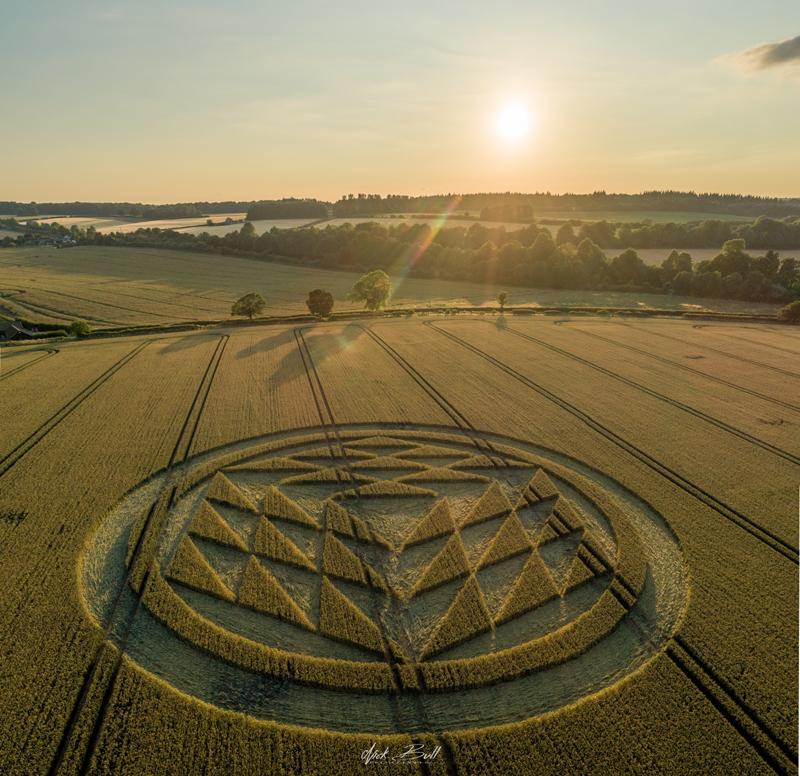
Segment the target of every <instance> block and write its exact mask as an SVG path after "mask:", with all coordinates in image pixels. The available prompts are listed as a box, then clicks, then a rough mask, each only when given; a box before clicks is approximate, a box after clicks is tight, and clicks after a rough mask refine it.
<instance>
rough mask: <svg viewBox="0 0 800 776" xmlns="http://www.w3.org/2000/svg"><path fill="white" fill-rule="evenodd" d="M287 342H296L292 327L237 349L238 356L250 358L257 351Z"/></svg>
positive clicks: (264, 350) (266, 349)
mask: <svg viewBox="0 0 800 776" xmlns="http://www.w3.org/2000/svg"><path fill="white" fill-rule="evenodd" d="M287 342H294V333H293V330H292V329H284V330H283V331H279V332H277V333H276V334H273V335H272V336H269V337H264V339H260V340H257V341H255V342H253V343H252V344H251V345H248V346H247V347H246V348H242V349H241V350H237V351H236V358H250V356H255V355H256V354H257V353H265V352H266V351H269V350H273V349H275V348H277V347H279V346H280V345H285V344H286V343H287Z"/></svg>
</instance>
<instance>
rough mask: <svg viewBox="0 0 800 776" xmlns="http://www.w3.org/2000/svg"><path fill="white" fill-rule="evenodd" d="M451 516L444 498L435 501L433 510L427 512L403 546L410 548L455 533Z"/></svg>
mask: <svg viewBox="0 0 800 776" xmlns="http://www.w3.org/2000/svg"><path fill="white" fill-rule="evenodd" d="M455 528H456V526H455V523H454V522H453V514H452V512H451V511H450V503H449V502H448V500H447V499H446V498H443V499H441V500H440V501H437V502H436V504H434V505H433V508H432V509H431V510H430V512H428V513H427V514H426V515H425V516H424V517H423V518H422V519H421V520H420V521H419V522H418V523H417V524H416V526H415V527H414V530H413V531H412V532H411V535H410V536H409V537H408V539H406V542H405V546H406V547H411V546H413V545H415V544H422V543H423V542H427V541H429V540H431V539H437V538H438V537H440V536H445V535H446V534H449V533H452V532H453V531H455Z"/></svg>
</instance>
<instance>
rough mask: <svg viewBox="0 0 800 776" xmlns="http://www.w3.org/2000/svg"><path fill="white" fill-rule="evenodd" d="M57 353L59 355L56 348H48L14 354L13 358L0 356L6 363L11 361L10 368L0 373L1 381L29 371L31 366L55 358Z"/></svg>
mask: <svg viewBox="0 0 800 776" xmlns="http://www.w3.org/2000/svg"><path fill="white" fill-rule="evenodd" d="M56 353H58V351H57V350H55V348H46V349H44V350H35V351H32V352H29V353H20V354H14V355H13V356H11V357H9V355H8V354H6V355H5V356H0V358H3V360H4V361H11V366H10V367H8V366H6V367H5V368H4V369H3V370H2V371H0V381H2V380H7V379H8V378H9V377H12V376H13V375H15V374H18V373H19V372H21V371H22V370H23V369H27V368H28V367H29V366H33V365H34V364H38V363H39V362H40V361H44V359H46V358H49V357H50V356H54V355H55V354H56ZM0 363H2V362H0ZM4 366H5V365H4Z"/></svg>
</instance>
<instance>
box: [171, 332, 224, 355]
mask: <svg viewBox="0 0 800 776" xmlns="http://www.w3.org/2000/svg"><path fill="white" fill-rule="evenodd" d="M213 339H219V334H210V333H208V332H205V331H204V332H199V333H197V334H189V335H188V336H185V337H175V339H170V342H169V344H168V345H166V346H165V347H163V348H161V350H160V351H159V353H161V355H162V356H163V355H165V354H166V353H176V352H178V351H180V350H188V349H189V348H196V347H197V346H198V345H204V344H206V343H208V342H211V340H213Z"/></svg>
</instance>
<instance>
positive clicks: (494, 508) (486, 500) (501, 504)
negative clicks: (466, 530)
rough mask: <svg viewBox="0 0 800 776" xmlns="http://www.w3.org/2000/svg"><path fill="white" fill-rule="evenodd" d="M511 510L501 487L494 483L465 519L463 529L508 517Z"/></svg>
mask: <svg viewBox="0 0 800 776" xmlns="http://www.w3.org/2000/svg"><path fill="white" fill-rule="evenodd" d="M511 510H512V507H511V502H510V501H509V500H508V498H506V495H505V494H504V493H503V491H502V489H501V488H500V485H499V484H498V483H497V482H493V483H492V484H491V485H490V486H489V487H488V488H487V489H486V492H485V493H484V494H483V495H482V496H481V497H480V498H479V499H478V501H477V502H476V504H475V506H474V507H473V508H472V509H471V510H470V512H469V514H468V515H467V516H466V518H465V519H464V522H463V524H462V528H463V527H464V526H468V525H475V524H476V523H482V522H484V521H485V520H493V519H494V518H496V517H501V516H503V515H507V514H509V513H510V512H511Z"/></svg>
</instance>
